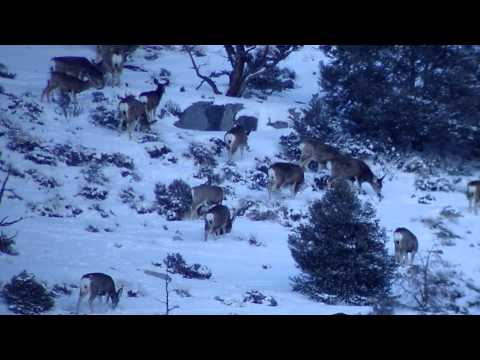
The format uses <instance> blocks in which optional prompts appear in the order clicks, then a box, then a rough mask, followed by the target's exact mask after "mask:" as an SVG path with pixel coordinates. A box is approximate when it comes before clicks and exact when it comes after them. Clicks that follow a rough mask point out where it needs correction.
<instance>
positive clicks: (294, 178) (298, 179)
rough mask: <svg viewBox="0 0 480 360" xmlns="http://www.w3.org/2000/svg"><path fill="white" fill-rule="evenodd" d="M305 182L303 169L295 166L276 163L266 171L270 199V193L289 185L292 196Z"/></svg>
mask: <svg viewBox="0 0 480 360" xmlns="http://www.w3.org/2000/svg"><path fill="white" fill-rule="evenodd" d="M304 182H305V177H304V172H303V168H302V167H301V166H299V165H296V164H291V163H284V162H277V163H275V164H272V165H271V166H270V168H269V169H268V198H269V199H271V197H272V192H273V191H278V190H279V189H280V188H281V187H284V186H288V185H291V186H292V190H293V196H295V195H296V194H297V193H298V191H299V190H300V187H301V186H302V185H303V183H304Z"/></svg>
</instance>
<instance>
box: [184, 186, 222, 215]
mask: <svg viewBox="0 0 480 360" xmlns="http://www.w3.org/2000/svg"><path fill="white" fill-rule="evenodd" d="M223 196H224V191H223V188H221V187H220V186H215V185H207V184H203V185H198V186H194V187H192V209H191V211H190V218H192V219H194V218H197V217H198V216H199V215H200V214H199V211H200V208H201V207H202V206H203V205H213V204H216V205H221V204H222V201H223Z"/></svg>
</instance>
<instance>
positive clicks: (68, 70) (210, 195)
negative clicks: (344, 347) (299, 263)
mask: <svg viewBox="0 0 480 360" xmlns="http://www.w3.org/2000/svg"><path fill="white" fill-rule="evenodd" d="M136 47H137V46H131V45H97V48H96V50H97V58H96V60H95V61H90V60H88V59H87V58H84V57H75V56H64V57H54V58H53V59H52V62H53V67H52V68H51V70H50V78H49V80H48V82H47V86H46V87H45V89H44V90H43V93H42V96H41V99H42V101H43V99H44V98H45V97H46V98H47V101H50V99H51V93H52V91H53V90H56V89H58V90H60V91H61V92H62V93H63V94H65V95H67V96H68V97H69V99H70V100H73V103H74V104H75V105H76V104H77V95H78V94H80V93H81V92H84V91H85V90H87V89H90V88H92V87H94V88H96V89H102V88H103V87H104V86H105V85H106V84H110V85H111V86H113V87H115V86H119V85H120V78H121V75H122V71H123V68H124V64H125V60H126V59H127V57H128V56H129V55H130V54H131V53H132V52H133V51H134V50H135V48H136ZM153 81H154V84H155V85H156V89H154V90H151V91H145V92H142V93H141V94H140V95H139V96H138V99H136V98H135V96H133V95H128V96H125V97H120V96H117V98H118V100H119V105H118V111H119V117H120V121H119V125H118V130H119V131H122V130H123V128H126V129H127V132H128V135H129V138H130V139H131V138H132V132H133V130H134V129H135V128H136V127H137V126H138V125H140V126H141V130H144V129H145V130H149V129H150V125H151V124H152V123H153V122H154V121H155V118H156V110H157V108H158V106H159V104H160V101H161V99H162V96H163V94H164V93H165V88H166V87H167V86H168V85H169V84H170V82H169V80H168V79H165V80H164V82H162V83H161V82H159V81H158V80H157V79H154V80H153ZM70 96H71V98H70ZM270 123H271V121H270V119H269V124H270ZM269 124H268V125H269ZM249 135H250V132H249V131H247V130H245V129H244V128H243V127H242V126H240V125H235V126H234V127H232V128H231V129H230V130H228V131H227V132H226V133H225V136H224V143H225V147H226V150H227V157H228V161H232V160H233V157H234V155H235V154H236V153H237V152H238V151H240V156H241V158H243V156H244V151H245V149H248V148H249V147H248V137H249ZM300 150H301V156H300V161H299V164H294V163H288V162H276V163H274V164H272V165H271V166H270V167H269V168H268V185H267V191H268V199H269V201H270V200H271V198H272V193H273V192H274V191H279V190H280V189H281V188H285V187H291V189H292V195H293V197H295V195H296V194H297V193H298V192H299V191H300V190H301V188H302V186H303V185H304V183H305V174H304V173H305V171H306V170H307V169H308V168H309V164H310V163H311V162H316V163H317V164H318V165H319V167H321V168H323V169H325V168H327V165H329V166H330V177H329V179H328V181H327V184H328V187H330V188H331V187H333V186H335V184H336V183H337V182H338V181H343V180H349V181H351V182H353V183H355V182H356V183H357V184H358V190H359V191H361V188H362V184H363V183H365V182H366V183H369V184H370V186H371V188H372V189H373V191H374V192H375V193H376V195H377V196H378V198H379V200H382V198H383V195H382V193H381V191H382V187H383V179H384V178H385V175H384V176H382V177H377V176H376V175H375V174H374V173H373V172H372V170H371V169H370V167H369V166H368V165H367V164H366V163H365V162H364V161H362V160H360V159H356V158H354V157H352V156H350V155H347V154H344V153H342V152H341V151H339V150H338V149H336V148H335V147H333V146H330V145H327V144H325V143H324V142H322V141H320V140H319V139H315V138H304V139H302V141H301V144H300ZM191 192H192V205H191V210H190V218H191V219H196V218H199V217H203V219H204V240H205V241H207V239H208V236H209V235H214V236H215V237H217V236H219V235H223V234H226V233H230V232H231V230H232V224H233V222H234V220H235V217H236V216H237V215H238V211H234V210H233V211H232V212H233V215H232V213H231V212H230V210H229V208H228V207H227V206H225V205H223V204H222V201H223V200H224V197H225V194H224V190H223V188H222V187H220V186H216V185H209V184H203V185H199V186H195V187H192V189H191ZM466 195H467V199H468V202H469V210H470V211H474V213H475V215H477V214H478V207H479V205H480V180H477V181H471V182H469V183H468V185H467V192H466ZM393 239H394V247H395V260H396V261H397V262H399V263H405V262H407V259H408V254H409V253H410V254H411V258H410V262H411V263H413V260H414V257H415V254H416V253H417V251H418V240H417V237H416V236H415V235H414V234H413V233H412V232H411V231H410V230H408V229H406V228H403V227H401V228H397V229H396V230H395V231H394V232H393ZM122 290H123V288H120V289H119V290H118V291H117V290H116V289H115V284H114V282H113V279H112V278H111V277H110V276H109V275H106V274H103V273H91V274H86V275H84V276H83V277H82V279H81V285H80V295H79V299H78V303H77V313H78V312H79V311H80V305H81V302H82V299H83V298H84V297H85V296H87V295H89V300H88V302H89V305H90V310H91V311H92V312H93V306H92V302H93V300H95V299H96V298H97V297H101V296H105V297H106V298H105V301H106V302H108V300H109V299H110V300H111V304H112V307H113V308H115V307H116V306H117V304H118V302H119V298H120V295H121V293H122Z"/></svg>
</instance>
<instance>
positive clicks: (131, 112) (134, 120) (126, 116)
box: [118, 95, 150, 140]
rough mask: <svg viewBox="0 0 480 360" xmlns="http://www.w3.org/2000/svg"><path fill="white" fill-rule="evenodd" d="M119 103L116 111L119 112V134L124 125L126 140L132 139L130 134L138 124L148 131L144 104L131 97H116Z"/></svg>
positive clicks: (148, 125)
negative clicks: (126, 133)
mask: <svg viewBox="0 0 480 360" xmlns="http://www.w3.org/2000/svg"><path fill="white" fill-rule="evenodd" d="M118 99H120V103H119V105H118V109H119V111H120V122H119V125H118V130H119V131H120V132H121V131H122V127H123V125H124V124H125V125H126V127H127V131H128V138H129V139H130V140H131V139H132V132H133V130H134V129H135V127H136V125H137V124H138V123H141V124H142V125H143V126H144V127H146V128H147V129H150V124H149V123H148V121H147V114H146V112H145V104H143V103H142V102H141V101H138V100H137V99H135V97H134V96H133V95H129V96H126V97H124V98H122V97H120V96H118Z"/></svg>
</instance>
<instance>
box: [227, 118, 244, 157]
mask: <svg viewBox="0 0 480 360" xmlns="http://www.w3.org/2000/svg"><path fill="white" fill-rule="evenodd" d="M248 135H250V132H249V131H246V130H245V129H244V128H243V127H242V126H240V125H235V126H234V127H233V128H231V129H230V130H228V131H227V133H226V134H225V136H224V138H223V139H224V141H225V145H226V146H227V151H228V160H232V158H233V155H234V154H235V153H236V152H237V150H238V149H240V152H241V157H242V158H243V152H244V149H245V147H248Z"/></svg>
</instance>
